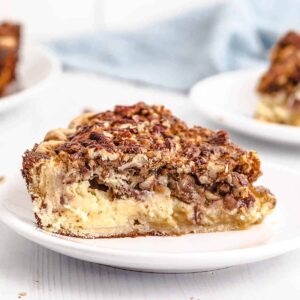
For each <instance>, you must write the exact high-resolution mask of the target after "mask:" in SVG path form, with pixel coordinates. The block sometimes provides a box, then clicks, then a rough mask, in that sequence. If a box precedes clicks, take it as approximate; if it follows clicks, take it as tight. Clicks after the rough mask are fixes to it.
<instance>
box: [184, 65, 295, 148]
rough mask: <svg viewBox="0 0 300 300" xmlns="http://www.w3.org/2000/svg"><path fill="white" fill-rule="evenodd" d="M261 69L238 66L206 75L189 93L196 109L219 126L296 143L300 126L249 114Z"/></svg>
mask: <svg viewBox="0 0 300 300" xmlns="http://www.w3.org/2000/svg"><path fill="white" fill-rule="evenodd" d="M263 71H264V69H254V70H242V71H233V72H228V73H223V74H220V75H216V76H212V77H209V78H207V79H205V80H202V81H200V82H199V83H197V84H196V85H195V86H194V87H193V88H192V89H191V92H190V97H191V98H192V100H193V102H194V104H195V106H196V108H197V109H198V111H199V113H201V114H202V115H203V116H204V117H205V118H207V119H209V120H211V121H213V122H215V123H218V124H220V125H221V126H223V127H227V128H229V129H232V130H235V131H238V132H240V133H243V134H247V135H250V136H253V137H255V138H260V139H265V140H268V141H272V142H279V143H283V144H293V145H300V127H294V126H288V125H279V124H271V123H265V122H262V121H258V120H255V119H254V118H253V116H254V112H255V106H256V103H257V101H258V95H257V93H256V91H255V89H256V86H257V83H258V80H259V78H260V76H261V75H262V72H263Z"/></svg>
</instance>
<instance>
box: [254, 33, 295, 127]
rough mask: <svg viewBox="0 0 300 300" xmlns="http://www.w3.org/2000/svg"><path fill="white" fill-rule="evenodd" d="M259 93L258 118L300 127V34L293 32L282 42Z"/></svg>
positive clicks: (260, 83) (259, 88)
mask: <svg viewBox="0 0 300 300" xmlns="http://www.w3.org/2000/svg"><path fill="white" fill-rule="evenodd" d="M258 92H259V94H260V100H259V102H258V104H257V107H256V114H255V117H256V119H258V120H261V121H266V122H273V123H279V124H288V125H294V126H300V34H298V33H296V32H292V31H291V32H288V33H287V34H286V35H285V36H284V37H282V38H281V39H280V40H279V42H278V43H277V45H276V46H275V47H274V49H273V51H272V55H271V66H270V68H269V69H268V70H267V72H266V73H265V74H264V75H263V76H262V77H261V79H260V82H259V85H258Z"/></svg>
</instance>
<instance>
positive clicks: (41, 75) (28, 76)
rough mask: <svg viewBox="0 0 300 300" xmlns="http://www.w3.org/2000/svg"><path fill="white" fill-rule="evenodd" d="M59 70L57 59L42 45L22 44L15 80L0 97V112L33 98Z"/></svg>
mask: <svg viewBox="0 0 300 300" xmlns="http://www.w3.org/2000/svg"><path fill="white" fill-rule="evenodd" d="M60 70H61V67H60V63H59V61H58V60H57V59H56V57H55V56H54V55H53V54H52V53H51V52H50V51H49V50H47V49H46V48H44V47H42V46H35V45H24V47H22V50H21V54H20V59H19V62H18V65H17V77H16V80H15V81H14V82H13V83H11V84H10V85H9V86H8V88H7V90H6V91H5V94H4V95H3V96H2V97H0V113H3V112H5V111H7V110H9V109H11V108H14V107H15V106H16V105H18V104H20V103H21V102H23V101H26V100H29V99H32V98H34V97H35V96H36V95H37V94H38V93H39V92H40V91H42V90H43V89H45V88H46V87H47V86H48V85H49V84H50V83H52V82H53V81H54V80H55V79H57V77H58V75H59V74H60Z"/></svg>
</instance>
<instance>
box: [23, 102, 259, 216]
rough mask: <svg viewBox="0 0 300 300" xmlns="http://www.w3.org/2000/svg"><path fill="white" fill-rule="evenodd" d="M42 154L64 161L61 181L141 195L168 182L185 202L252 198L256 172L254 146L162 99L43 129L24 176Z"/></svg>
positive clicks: (232, 202)
mask: <svg viewBox="0 0 300 300" xmlns="http://www.w3.org/2000/svg"><path fill="white" fill-rule="evenodd" d="M45 159H54V160H55V161H57V163H59V162H62V163H63V164H64V166H65V171H64V174H63V182H65V183H72V182H80V181H82V180H90V183H91V188H93V189H99V190H102V191H103V190H105V191H107V190H109V192H110V193H111V195H113V196H116V197H118V198H122V197H127V196H132V197H135V198H137V199H139V200H143V198H144V197H145V196H147V195H148V193H150V192H151V191H156V190H160V189H162V188H163V187H168V188H169V189H170V190H171V193H172V195H173V196H174V197H176V198H178V199H179V200H181V201H183V202H185V203H210V202H214V201H219V200H221V201H223V200H224V199H225V200H224V201H225V202H224V203H225V206H226V207H227V208H228V209H233V208H234V207H237V206H243V205H250V204H251V199H252V198H253V196H252V190H251V188H247V187H249V186H251V184H252V183H253V182H254V181H255V180H256V179H257V178H258V176H259V175H260V162H259V159H258V157H257V155H256V153H255V152H252V151H250V152H247V151H244V150H241V149H240V148H239V147H238V146H236V145H234V144H233V143H231V142H230V140H229V138H228V135H227V133H226V132H224V131H211V130H209V129H206V128H202V127H193V128H189V127H188V126H187V125H186V124H185V123H184V122H182V121H181V120H179V119H178V118H176V117H174V116H173V115H172V114H171V112H170V111H169V110H167V109H165V108H164V107H163V106H148V105H146V104H145V103H138V104H136V105H132V106H117V107H116V108H115V110H114V111H107V112H104V113H99V114H87V115H82V116H81V117H80V118H77V119H75V121H73V122H72V123H71V126H70V128H69V129H59V130H55V131H52V132H50V133H48V134H47V136H46V138H45V141H44V142H43V143H41V144H39V145H36V146H35V148H34V149H33V150H32V151H30V152H27V153H26V154H25V159H24V164H23V174H24V176H25V177H26V178H27V181H30V172H29V171H30V169H31V167H32V165H33V164H37V163H38V161H39V160H45ZM112 178H113V180H114V181H113V182H114V183H113V184H112ZM249 199H250V200H249ZM197 215H199V214H198V212H197ZM198 217H199V216H198ZM198 217H197V218H198Z"/></svg>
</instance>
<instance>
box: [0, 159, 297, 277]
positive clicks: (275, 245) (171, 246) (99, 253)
mask: <svg viewBox="0 0 300 300" xmlns="http://www.w3.org/2000/svg"><path fill="white" fill-rule="evenodd" d="M263 171H264V175H263V177H262V178H261V179H260V180H259V184H264V185H266V186H267V187H269V188H270V189H271V190H272V191H273V193H274V194H275V195H276V197H277V199H278V205H277V207H276V210H275V211H274V213H273V214H272V215H270V216H269V217H268V218H267V219H266V220H265V222H264V223H263V224H261V225H257V226H254V227H253V228H251V229H249V230H244V231H235V232H224V233H208V234H190V235H184V236H180V237H138V238H119V239H115V238H114V239H94V240H86V239H79V238H71V237H63V236H59V235H55V234H49V233H47V232H45V231H43V230H40V229H38V228H37V226H36V224H35V220H34V217H33V213H32V210H31V200H30V198H29V196H28V194H27V191H26V188H25V183H24V180H23V179H22V178H21V175H20V174H16V175H14V176H10V177H8V178H6V180H5V182H4V183H2V184H1V189H0V200H1V201H0V203H1V204H0V219H1V220H2V221H3V222H4V223H5V224H6V225H7V226H8V227H10V228H11V229H12V230H14V231H15V232H17V233H18V234H20V235H22V236H24V237H25V238H27V239H29V240H31V241H33V242H35V243H38V244H40V245H42V246H44V247H46V248H49V249H51V250H54V251H57V252H59V253H62V254H65V255H68V256H71V257H75V258H79V259H83V260H86V261H90V262H95V263H100V264H104V265H110V266H114V267H119V268H126V269H132V270H139V271H148V272H168V273H182V272H197V271H205V270H212V269H218V268H225V267H230V266H235V265H240V264H246V263H252V262H256V261H261V260H264V259H267V258H271V257H275V256H278V255H280V254H283V253H286V252H288V251H291V250H294V249H296V248H298V247H299V246H300V218H299V211H300V196H299V192H298V185H299V182H300V174H298V173H294V172H291V171H288V170H285V169H283V168H281V167H279V166H275V165H264V166H263Z"/></svg>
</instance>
